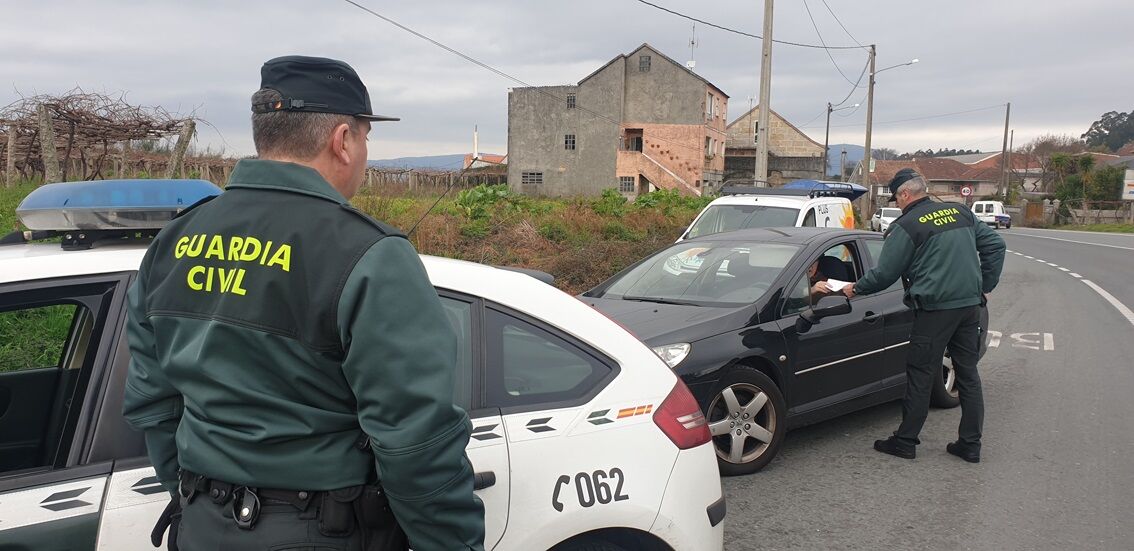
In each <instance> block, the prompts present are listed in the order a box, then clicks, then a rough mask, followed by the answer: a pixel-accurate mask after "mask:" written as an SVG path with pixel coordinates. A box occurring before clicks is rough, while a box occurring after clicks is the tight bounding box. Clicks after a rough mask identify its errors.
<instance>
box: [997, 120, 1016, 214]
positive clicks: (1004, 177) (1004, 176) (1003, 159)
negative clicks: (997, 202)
mask: <svg viewBox="0 0 1134 551" xmlns="http://www.w3.org/2000/svg"><path fill="white" fill-rule="evenodd" d="M1011 115H1012V102H1008V105H1007V106H1006V108H1005V109H1004V146H1003V147H1002V148H1001V149H1000V171H1001V182H1000V184H1001V189H1000V190H998V192H997V195H1001V196H1003V195H1004V194H1006V193H1008V120H1009V118H1010V117H1011Z"/></svg>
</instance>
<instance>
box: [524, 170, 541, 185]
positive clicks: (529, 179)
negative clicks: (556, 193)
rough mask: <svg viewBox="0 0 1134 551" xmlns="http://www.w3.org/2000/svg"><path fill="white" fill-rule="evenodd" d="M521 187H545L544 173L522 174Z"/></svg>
mask: <svg viewBox="0 0 1134 551" xmlns="http://www.w3.org/2000/svg"><path fill="white" fill-rule="evenodd" d="M520 185H524V186H539V185H543V173H542V172H521V173H520Z"/></svg>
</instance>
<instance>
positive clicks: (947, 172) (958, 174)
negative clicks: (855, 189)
mask: <svg viewBox="0 0 1134 551" xmlns="http://www.w3.org/2000/svg"><path fill="white" fill-rule="evenodd" d="M903 168H912V169H914V170H916V171H917V173H918V174H921V175H922V176H924V177H925V178H926V179H927V180H930V181H933V180H967V179H968V178H965V173H966V172H968V170H969V166H968V165H966V164H964V163H961V162H958V161H954V160H953V159H937V158H932V157H929V158H924V159H914V160H912V161H875V162H874V172H872V173H871V174H870V183H872V184H874V185H885V184H887V183H889V181H890V180H891V179H893V177H894V175H895V174H897V173H898V171H899V170H901V169H903Z"/></svg>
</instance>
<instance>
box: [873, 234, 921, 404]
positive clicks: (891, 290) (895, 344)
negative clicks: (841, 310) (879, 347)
mask: <svg viewBox="0 0 1134 551" xmlns="http://www.w3.org/2000/svg"><path fill="white" fill-rule="evenodd" d="M862 241H863V242H864V243H865V245H866V246H865V248H866V250H867V251H868V252H869V253H870V254H869V257H870V259H869V262H870V266H871V267H873V266H875V265H877V263H878V257H879V255H881V254H882V244H883V243H884V241H883V240H882V239H881V238H877V237H865V238H863V240H862ZM904 295H905V291H904V290H903V289H902V280H901V279H899V280H898V281H895V282H894V283H893V284H892V285H890V286H889V287H887V288H886V290H884V291H882V292H880V293H875V294H874V295H873V296H874V297H876V299H877V300H876V302H877V304H878V308H879V310H880V312H881V314H882V344H883V347H884V348H885V352H883V354H882V358H881V361H880V362H878V364H877V365H876V368H877V370H878V375H877V376H878V378H879V379H881V380H882V385H883V386H885V387H889V386H894V385H901V384H904V382H905V377H906V353H907V348H908V347H909V346H908V345H909V342H910V330H911V329H913V322H914V313H913V310H911V309H910V308H909V307H907V306H906V305H905V303H904V302H903V301H902V297H903V296H904Z"/></svg>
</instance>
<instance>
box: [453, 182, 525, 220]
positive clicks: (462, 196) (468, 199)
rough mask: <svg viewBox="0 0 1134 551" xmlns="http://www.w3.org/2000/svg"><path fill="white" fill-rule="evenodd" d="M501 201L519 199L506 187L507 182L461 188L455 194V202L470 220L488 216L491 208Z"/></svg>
mask: <svg viewBox="0 0 1134 551" xmlns="http://www.w3.org/2000/svg"><path fill="white" fill-rule="evenodd" d="M501 202H505V203H510V204H518V203H519V202H520V200H519V199H518V198H516V197H515V196H514V195H513V193H512V190H510V189H508V184H496V185H492V186H489V185H485V184H481V185H479V186H476V187H474V188H469V189H465V190H461V192H460V193H458V194H457V200H456V204H457V206H458V207H460V208H461V209H462V210H463V212H464V215H465V217H466V218H469V219H470V220H481V219H486V218H489V217H490V216H491V215H492V209H493V207H495V206H496V205H498V204H500V203H501Z"/></svg>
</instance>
